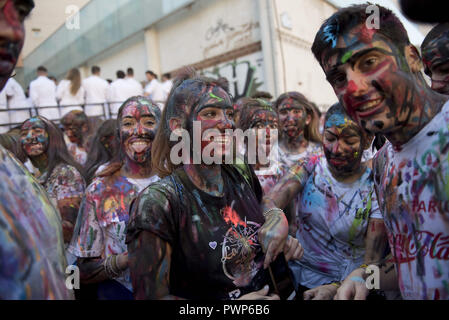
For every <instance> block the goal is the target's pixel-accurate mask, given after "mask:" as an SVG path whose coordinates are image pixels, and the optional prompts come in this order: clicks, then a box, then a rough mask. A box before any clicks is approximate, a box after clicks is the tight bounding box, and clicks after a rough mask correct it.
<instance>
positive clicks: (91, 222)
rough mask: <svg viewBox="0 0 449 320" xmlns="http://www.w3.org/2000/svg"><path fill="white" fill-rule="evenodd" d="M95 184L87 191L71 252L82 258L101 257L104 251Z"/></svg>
mask: <svg viewBox="0 0 449 320" xmlns="http://www.w3.org/2000/svg"><path fill="white" fill-rule="evenodd" d="M94 192H95V184H92V185H91V186H90V187H89V188H88V190H87V191H86V195H85V197H84V198H83V200H82V202H81V206H80V211H79V214H78V217H77V220H76V225H75V230H74V232H73V237H72V241H71V243H70V246H69V252H71V253H72V254H73V255H75V256H77V257H80V258H93V257H100V256H101V255H102V254H103V252H104V237H103V232H102V230H101V227H100V224H99V223H98V218H97V216H98V215H97V205H96V202H95V200H94V199H95V196H94Z"/></svg>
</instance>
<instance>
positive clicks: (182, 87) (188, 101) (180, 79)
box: [151, 67, 231, 178]
mask: <svg viewBox="0 0 449 320" xmlns="http://www.w3.org/2000/svg"><path fill="white" fill-rule="evenodd" d="M208 86H218V87H220V88H222V89H223V90H224V91H226V93H227V94H228V95H229V96H231V94H230V93H229V85H228V81H227V80H226V79H225V78H219V79H213V78H209V77H205V76H200V75H198V74H197V73H196V71H195V69H194V68H192V67H186V68H184V69H182V70H181V71H180V72H179V73H178V75H177V76H176V78H175V80H174V81H173V87H172V89H171V91H170V94H169V95H168V98H167V101H166V103H165V107H164V111H163V112H162V118H161V123H160V125H159V128H158V130H157V132H156V137H155V138H154V142H153V146H152V149H151V165H152V167H153V169H154V170H155V171H156V172H157V173H158V175H159V177H161V178H163V177H166V176H168V175H170V174H172V172H173V171H174V170H175V169H176V168H177V167H178V166H179V165H174V164H173V163H172V162H171V159H170V151H171V147H172V146H173V145H175V144H176V143H177V142H176V141H170V135H171V129H170V126H169V122H170V119H172V118H177V119H179V120H181V122H182V128H183V129H187V130H188V129H189V128H190V127H191V125H192V124H191V123H190V122H191V120H190V115H191V112H192V110H193V107H194V106H195V105H196V104H197V103H198V102H199V101H200V98H201V91H202V90H204V89H205V88H206V87H208Z"/></svg>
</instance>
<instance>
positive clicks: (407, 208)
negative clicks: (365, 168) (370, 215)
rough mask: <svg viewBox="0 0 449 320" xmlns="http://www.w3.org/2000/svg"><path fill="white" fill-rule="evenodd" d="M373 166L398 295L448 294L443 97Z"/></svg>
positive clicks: (448, 128) (446, 110)
mask: <svg viewBox="0 0 449 320" xmlns="http://www.w3.org/2000/svg"><path fill="white" fill-rule="evenodd" d="M373 168H374V170H375V183H376V188H377V190H378V195H379V203H380V204H381V210H382V214H383V215H384V220H385V225H386V227H387V232H388V238H389V242H390V247H391V250H392V254H393V259H394V261H395V263H396V270H397V273H398V277H399V288H400V290H401V294H402V296H403V298H404V299H449V102H446V104H445V105H444V106H443V108H442V111H440V112H439V113H438V114H437V115H436V116H435V117H434V118H433V119H432V120H431V121H430V122H429V123H428V124H427V125H426V126H425V127H424V128H423V129H421V131H420V132H419V133H418V134H417V135H415V136H414V137H413V138H412V139H411V140H410V141H408V142H407V143H406V144H404V145H402V146H401V150H400V151H397V150H396V151H395V150H394V149H393V146H392V144H391V143H389V142H387V143H386V144H385V145H384V147H383V148H382V149H381V150H379V152H378V153H377V154H376V156H375V158H374V164H373Z"/></svg>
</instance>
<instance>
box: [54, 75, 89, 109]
mask: <svg viewBox="0 0 449 320" xmlns="http://www.w3.org/2000/svg"><path fill="white" fill-rule="evenodd" d="M56 96H57V98H58V100H59V104H60V105H61V117H63V116H64V115H66V114H67V113H68V112H70V111H72V110H81V111H83V109H82V107H81V106H82V105H83V104H84V88H83V87H82V86H81V74H80V72H79V71H78V69H76V68H74V69H71V70H70V71H69V72H68V73H67V76H66V78H65V79H63V80H61V81H60V82H59V84H58V86H57V88H56ZM64 106H66V107H64Z"/></svg>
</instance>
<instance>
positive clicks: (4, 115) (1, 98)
mask: <svg viewBox="0 0 449 320" xmlns="http://www.w3.org/2000/svg"><path fill="white" fill-rule="evenodd" d="M2 124H9V115H8V106H7V104H6V92H5V88H3V90H2V91H0V133H4V132H7V131H8V130H9V127H8V126H3V125H2Z"/></svg>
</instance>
